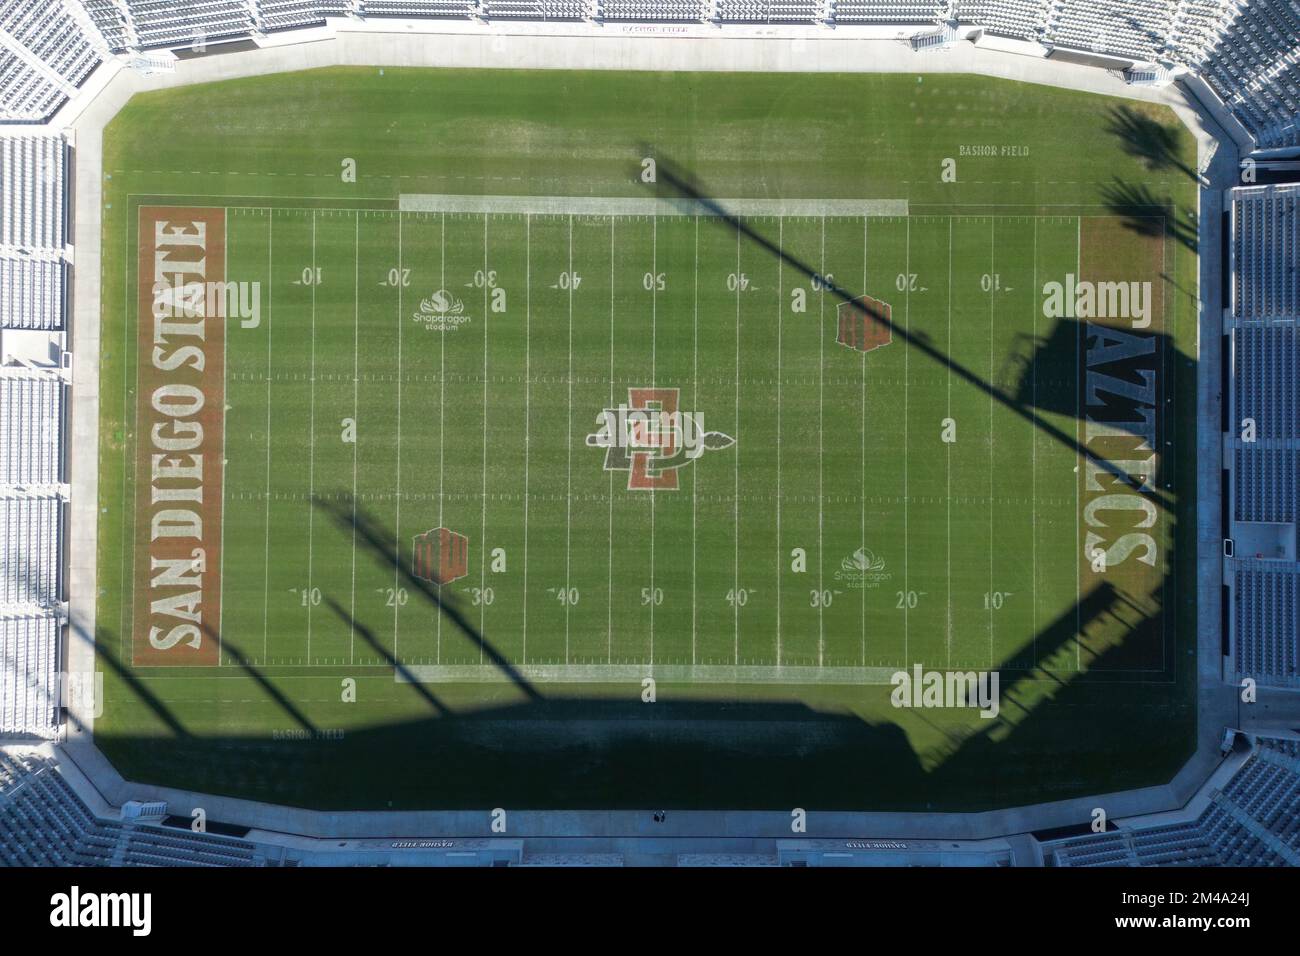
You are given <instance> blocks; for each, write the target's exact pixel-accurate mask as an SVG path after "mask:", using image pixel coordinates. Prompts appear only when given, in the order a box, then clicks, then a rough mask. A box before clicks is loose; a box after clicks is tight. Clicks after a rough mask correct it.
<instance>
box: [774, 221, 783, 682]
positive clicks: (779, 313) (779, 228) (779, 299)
mask: <svg viewBox="0 0 1300 956" xmlns="http://www.w3.org/2000/svg"><path fill="white" fill-rule="evenodd" d="M776 247H777V249H778V250H779V252H780V253H781V254H780V255H778V256H777V257H776V666H777V667H780V666H781V568H782V565H783V563H784V561H785V555H784V554H783V553H782V550H781V404H782V403H781V336H782V334H783V326H784V322H783V319H784V317H785V219H778V220H777V221H776Z"/></svg>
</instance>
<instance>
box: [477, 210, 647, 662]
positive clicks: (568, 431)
mask: <svg viewBox="0 0 1300 956" xmlns="http://www.w3.org/2000/svg"><path fill="white" fill-rule="evenodd" d="M567 268H568V270H569V279H568V283H567V284H568V286H569V365H568V374H567V375H566V376H565V378H566V379H567V380H568V389H569V392H568V398H567V400H566V403H565V411H564V429H565V433H564V448H565V454H566V458H565V464H564V663H566V664H567V663H569V615H570V612H571V611H572V609H573V607H572V602H571V601H570V600H569V595H570V594H572V593H573V591H572V588H573V579H572V577H571V572H572V569H573V217H572V216H570V217H569V264H568V266H567ZM485 387H486V386H485ZM650 534H651V539H650V541H651V545H650V555H651V557H650V560H651V561H653V560H654V537H653V535H654V530H653V525H652V526H651V532H650Z"/></svg>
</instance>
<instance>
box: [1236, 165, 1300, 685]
mask: <svg viewBox="0 0 1300 956" xmlns="http://www.w3.org/2000/svg"><path fill="white" fill-rule="evenodd" d="M1298 216H1300V186H1295V185H1290V186H1255V187H1242V188H1238V189H1234V190H1233V191H1232V199H1231V202H1230V222H1231V236H1230V239H1229V242H1230V254H1231V296H1230V298H1231V302H1230V309H1231V315H1232V319H1233V328H1232V344H1233V348H1232V398H1233V407H1234V409H1235V412H1234V414H1233V418H1234V419H1235V420H1236V422H1237V423H1238V425H1236V426H1234V428H1233V430H1232V432H1231V433H1230V434H1229V440H1230V441H1231V444H1232V465H1233V472H1232V480H1231V492H1230V494H1231V516H1232V519H1233V520H1234V521H1235V522H1260V523H1264V524H1275V525H1281V526H1284V527H1285V526H1287V525H1293V524H1294V523H1295V522H1296V521H1297V519H1298V518H1300V500H1297V499H1298V498H1300V448H1297V447H1296V445H1297V440H1300V371H1298V370H1300V332H1298V331H1297V328H1296V320H1297V319H1298V318H1300V274H1298V273H1297V268H1298V263H1300V258H1298V252H1297V249H1298V248H1300V222H1298V219H1297V217H1298ZM1247 419H1249V420H1251V421H1253V422H1254V424H1255V430H1256V433H1255V436H1254V438H1255V440H1254V441H1245V440H1243V439H1242V436H1241V435H1240V434H1239V433H1238V432H1237V430H1236V429H1237V427H1239V423H1240V422H1242V421H1244V420H1247ZM1226 533H1228V534H1229V536H1232V535H1233V534H1234V532H1233V530H1232V529H1228V531H1227V532H1226ZM1239 550H1240V549H1239ZM1276 558H1277V555H1271V554H1270V555H1263V554H1261V555H1258V556H1257V555H1255V554H1243V553H1238V554H1237V560H1236V562H1235V568H1234V569H1233V572H1232V608H1231V610H1232V617H1233V622H1234V624H1235V635H1236V639H1235V643H1234V645H1233V647H1232V651H1233V663H1234V668H1235V676H1236V677H1238V678H1240V677H1252V678H1254V679H1255V680H1256V681H1258V682H1260V683H1262V684H1265V685H1268V686H1286V687H1295V686H1300V669H1298V668H1300V617H1298V615H1300V608H1297V602H1298V601H1300V568H1297V566H1296V564H1295V563H1294V562H1293V561H1287V560H1283V561H1279V560H1276Z"/></svg>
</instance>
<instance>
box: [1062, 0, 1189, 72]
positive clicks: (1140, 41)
mask: <svg viewBox="0 0 1300 956" xmlns="http://www.w3.org/2000/svg"><path fill="white" fill-rule="evenodd" d="M1173 14H1174V6H1173V4H1172V3H1170V2H1169V0H1157V2H1155V3H1134V2H1132V0H1057V2H1055V3H1053V4H1052V6H1051V8H1050V12H1049V14H1048V19H1047V28H1046V30H1045V31H1044V36H1045V38H1046V40H1047V42H1049V43H1051V44H1053V45H1055V46H1065V47H1071V48H1073V49H1078V50H1088V51H1092V52H1097V53H1109V54H1114V55H1118V56H1127V57H1134V58H1136V59H1139V60H1151V59H1154V58H1155V57H1156V56H1157V54H1158V53H1159V52H1160V50H1162V49H1163V48H1164V46H1165V38H1166V37H1167V36H1168V33H1169V27H1170V24H1171V21H1172V19H1173Z"/></svg>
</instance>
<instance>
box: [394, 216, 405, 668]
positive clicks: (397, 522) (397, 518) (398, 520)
mask: <svg viewBox="0 0 1300 956" xmlns="http://www.w3.org/2000/svg"><path fill="white" fill-rule="evenodd" d="M403 325H405V323H404V322H403V321H402V214H401V213H400V212H399V213H398V214H397V472H396V474H397V487H396V489H395V493H396V496H397V497H396V505H397V510H396V514H395V515H394V519H393V657H395V658H397V659H398V660H400V659H401V655H400V654H398V653H397V620H398V617H397V609H398V604H399V602H398V600H397V593H398V588H399V587H400V585H401V576H400V575H401V569H402V326H403Z"/></svg>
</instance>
